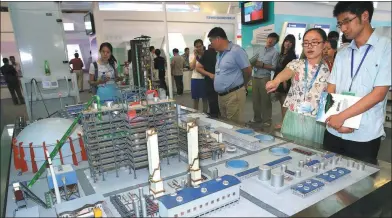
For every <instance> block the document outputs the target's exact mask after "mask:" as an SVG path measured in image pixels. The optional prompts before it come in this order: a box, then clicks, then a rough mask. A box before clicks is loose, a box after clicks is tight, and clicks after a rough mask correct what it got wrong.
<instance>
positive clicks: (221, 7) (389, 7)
mask: <svg viewBox="0 0 392 218" xmlns="http://www.w3.org/2000/svg"><path fill="white" fill-rule="evenodd" d="M173 3H176V4H180V3H184V4H195V5H199V6H200V9H201V11H204V12H206V13H212V11H214V10H215V12H216V13H219V14H220V13H223V14H225V13H227V12H228V9H229V7H230V13H233V14H235V13H240V10H239V7H238V2H203V1H202V2H173ZM312 3H318V4H327V5H330V6H334V5H335V4H336V2H330V1H319V2H316V1H315V2H312ZM376 3H377V4H376V9H375V10H376V11H392V3H391V2H390V1H387V2H376ZM91 4H92V3H91V2H66V1H64V2H61V8H62V9H64V10H75V11H87V10H90V9H91ZM168 4H170V2H168ZM1 6H3V7H7V6H8V3H7V2H4V1H1Z"/></svg>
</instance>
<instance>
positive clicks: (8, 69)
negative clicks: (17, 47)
mask: <svg viewBox="0 0 392 218" xmlns="http://www.w3.org/2000/svg"><path fill="white" fill-rule="evenodd" d="M3 63H4V66H2V67H1V68H0V69H1V73H2V74H3V75H4V78H5V82H6V83H7V86H8V90H10V93H11V96H12V101H13V102H14V104H15V105H17V104H18V98H19V103H20V104H24V103H25V101H24V98H23V95H22V92H21V90H20V85H19V80H18V72H16V69H15V68H14V67H13V66H12V65H10V64H9V60H8V58H3ZM15 92H16V94H17V95H18V98H17V97H16V95H15Z"/></svg>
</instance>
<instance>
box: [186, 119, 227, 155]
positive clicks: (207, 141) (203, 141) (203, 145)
mask: <svg viewBox="0 0 392 218" xmlns="http://www.w3.org/2000/svg"><path fill="white" fill-rule="evenodd" d="M190 119H192V118H185V119H182V120H181V124H180V130H179V133H180V149H181V151H182V152H181V153H182V154H183V155H184V156H185V155H187V154H188V144H187V141H188V138H187V129H186V123H187V122H189V121H190ZM196 122H197V124H198V127H199V131H198V134H199V159H200V160H204V159H209V158H212V160H216V159H219V158H221V157H222V155H223V153H224V152H225V145H224V144H222V143H219V142H218V141H217V140H216V139H215V138H213V137H212V136H211V135H210V131H209V129H210V126H209V125H207V123H204V122H202V121H200V120H199V119H196ZM186 158H188V157H186Z"/></svg>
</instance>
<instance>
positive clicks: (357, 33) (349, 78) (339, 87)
mask: <svg viewBox="0 0 392 218" xmlns="http://www.w3.org/2000/svg"><path fill="white" fill-rule="evenodd" d="M373 11H374V7H373V2H366V1H365V2H338V3H337V4H336V6H335V8H334V11H333V15H334V17H336V18H337V22H338V25H337V26H338V28H340V29H341V31H342V32H343V34H344V35H345V36H346V37H347V38H348V39H353V41H352V42H351V44H350V45H349V46H347V47H346V48H344V49H342V50H341V51H339V52H338V54H337V56H336V59H335V64H334V66H333V69H332V73H331V77H330V78H329V84H328V88H327V90H328V92H330V93H339V94H345V95H355V96H359V97H362V99H361V100H359V101H358V102H357V103H356V104H354V105H353V106H351V107H349V108H347V109H346V110H344V111H342V112H340V113H339V114H337V115H333V116H330V117H329V118H328V119H327V125H328V128H327V129H328V131H325V135H324V148H325V149H327V150H329V151H332V152H336V153H339V154H342V155H346V156H349V157H352V158H355V159H359V160H362V161H366V162H369V163H373V164H377V154H378V150H379V148H380V144H381V138H382V137H385V132H384V126H383V124H384V117H385V110H386V95H387V93H388V90H389V88H390V86H391V40H390V39H388V38H387V37H383V36H380V35H377V34H376V32H374V31H373V28H372V27H371V25H370V22H371V19H372V15H373ZM359 114H363V116H362V120H361V124H360V127H359V129H355V130H354V129H350V128H346V127H343V126H342V125H343V123H344V121H345V120H347V119H349V118H351V117H354V116H356V115H359Z"/></svg>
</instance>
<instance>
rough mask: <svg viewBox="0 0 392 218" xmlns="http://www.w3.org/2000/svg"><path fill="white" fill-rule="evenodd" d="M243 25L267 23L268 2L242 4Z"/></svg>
mask: <svg viewBox="0 0 392 218" xmlns="http://www.w3.org/2000/svg"><path fill="white" fill-rule="evenodd" d="M241 15H242V16H241V21H242V24H244V25H247V24H255V23H262V22H265V21H267V17H268V2H244V3H242V4H241Z"/></svg>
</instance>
